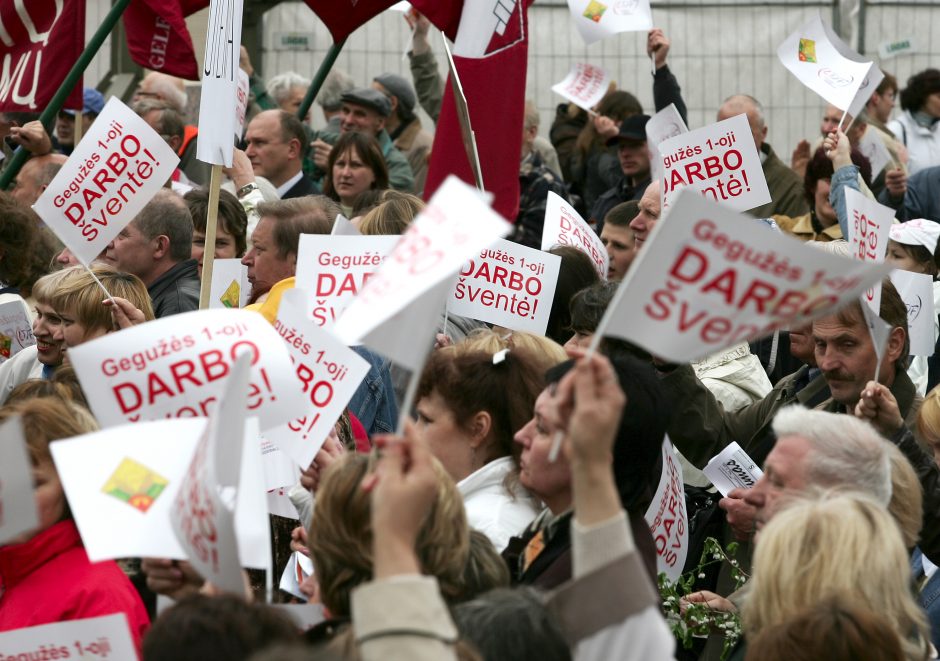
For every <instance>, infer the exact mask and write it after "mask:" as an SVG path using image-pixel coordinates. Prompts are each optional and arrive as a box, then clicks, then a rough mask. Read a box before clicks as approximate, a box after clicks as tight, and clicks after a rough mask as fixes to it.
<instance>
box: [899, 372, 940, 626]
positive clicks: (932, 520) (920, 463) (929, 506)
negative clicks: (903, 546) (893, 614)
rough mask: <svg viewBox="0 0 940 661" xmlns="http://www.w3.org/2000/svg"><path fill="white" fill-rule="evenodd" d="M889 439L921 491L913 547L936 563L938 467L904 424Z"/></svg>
mask: <svg viewBox="0 0 940 661" xmlns="http://www.w3.org/2000/svg"><path fill="white" fill-rule="evenodd" d="M892 391H893V388H892ZM897 399H898V404H899V405H901V398H900V397H898V398H897ZM904 413H905V411H904V408H903V406H901V415H904ZM890 440H891V442H892V443H894V444H895V445H896V446H898V449H899V450H900V451H901V453H902V454H903V455H904V456H905V457H906V458H907V460H908V461H909V462H911V466H913V467H914V472H915V473H917V479H918V481H920V486H921V489H923V492H924V514H923V516H924V519H923V526H922V527H921V529H920V542H918V544H917V546H918V547H919V548H920V550H921V551H922V552H923V554H924V555H925V556H927V558H929V559H930V561H931V562H932V563H934V564H935V565H936V564H940V468H938V467H937V464H936V463H935V462H934V460H933V457H932V456H931V455H929V454H927V453H926V452H925V451H924V449H923V448H922V447H921V446H920V444H918V442H917V441H916V440H914V435H913V434H912V433H911V431H910V429H909V428H908V426H904V427H902V428H901V431H899V432H897V433H896V434H895V435H894V436H892V437H891V439H890ZM934 609H936V606H934Z"/></svg>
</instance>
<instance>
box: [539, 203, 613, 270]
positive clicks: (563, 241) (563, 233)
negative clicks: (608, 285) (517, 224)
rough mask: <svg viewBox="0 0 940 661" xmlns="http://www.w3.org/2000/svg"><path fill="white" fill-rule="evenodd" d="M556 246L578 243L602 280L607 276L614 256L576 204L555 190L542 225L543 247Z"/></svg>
mask: <svg viewBox="0 0 940 661" xmlns="http://www.w3.org/2000/svg"><path fill="white" fill-rule="evenodd" d="M555 246H574V247H575V248H577V249H578V250H580V251H581V252H583V253H585V254H586V255H587V256H588V257H590V258H591V261H592V262H593V263H594V268H595V269H597V273H598V275H600V276H601V280H606V279H607V264H608V263H609V262H610V257H609V256H608V254H607V248H605V247H604V244H603V242H602V241H601V237H599V236H597V233H596V232H595V231H594V230H592V229H591V226H590V225H588V224H587V223H586V222H584V219H583V218H582V217H581V216H580V215H578V212H577V211H575V210H574V207H573V206H571V205H570V204H568V203H567V202H565V200H564V199H563V198H562V197H561V196H560V195H556V194H555V193H549V194H548V199H547V200H546V204H545V223H544V225H543V226H542V250H550V249H552V248H554V247H555Z"/></svg>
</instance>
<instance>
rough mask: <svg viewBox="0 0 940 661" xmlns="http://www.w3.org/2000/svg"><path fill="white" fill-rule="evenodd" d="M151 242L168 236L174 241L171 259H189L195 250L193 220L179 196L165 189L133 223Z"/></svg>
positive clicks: (159, 191)
mask: <svg viewBox="0 0 940 661" xmlns="http://www.w3.org/2000/svg"><path fill="white" fill-rule="evenodd" d="M133 222H134V225H135V227H137V229H138V230H139V231H140V233H141V234H143V235H144V236H145V237H146V238H147V239H148V240H149V239H154V238H156V237H158V236H166V237H167V238H169V240H170V250H169V252H170V259H171V260H173V261H174V262H183V261H185V260H187V259H189V257H190V255H191V254H192V247H193V217H192V215H191V214H190V213H189V207H187V206H186V203H185V202H184V201H183V198H181V197H180V196H179V195H177V194H176V193H174V192H173V191H171V190H168V189H166V188H161V189H160V190H158V191H157V194H156V195H154V196H153V198H152V199H151V200H150V201H149V202H148V203H147V204H146V206H145V207H144V208H143V209H142V210H141V212H140V213H139V214H137V216H136V217H135V218H134V220H133Z"/></svg>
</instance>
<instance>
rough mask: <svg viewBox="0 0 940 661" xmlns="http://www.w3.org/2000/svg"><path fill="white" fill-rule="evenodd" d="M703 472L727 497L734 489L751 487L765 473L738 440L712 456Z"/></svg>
mask: <svg viewBox="0 0 940 661" xmlns="http://www.w3.org/2000/svg"><path fill="white" fill-rule="evenodd" d="M702 472H703V473H705V477H707V478H708V479H709V480H711V483H712V484H714V485H715V488H716V489H718V492H719V493H721V495H722V496H725V497H726V498H727V497H728V494H729V493H730V492H731V491H732V490H733V489H750V488H751V487H753V486H754V485H755V484H757V480H759V479H760V478H761V475H763V474H764V473H763V471H762V470H761V469H760V467H759V466H758V465H757V464H756V463H754V460H753V459H751V458H750V457H749V456H747V452H745V451H744V450H742V449H741V446H740V445H738V443H737V441H732V443H731V444H730V445H729V446H728V447H726V448H725V449H724V450H722V451H721V452H720V453H718V454H717V455H715V456H714V457H712V458H711V459H710V460H709V462H708V465H706V466H705V469H704V470H703V471H702Z"/></svg>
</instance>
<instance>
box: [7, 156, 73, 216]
mask: <svg viewBox="0 0 940 661" xmlns="http://www.w3.org/2000/svg"><path fill="white" fill-rule="evenodd" d="M66 160H68V159H67V158H66V157H65V155H64V154H46V155H45V156H34V157H33V158H31V159H29V160H28V161H26V164H25V165H24V166H23V167H22V169H21V170H20V171H19V173H18V174H17V175H16V179H15V180H14V181H13V190H12V191H10V194H11V195H12V196H13V199H15V200H16V201H17V202H19V203H20V204H23V205H25V206H27V207H31V206H32V205H34V204H35V203H36V200H38V199H39V197H40V196H41V195H42V193H43V191H45V190H46V187H47V186H48V185H49V184H50V183H51V182H52V180H53V179H54V178H55V176H56V175H57V174H58V173H59V168H61V167H62V164H63V163H65V161H66Z"/></svg>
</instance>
